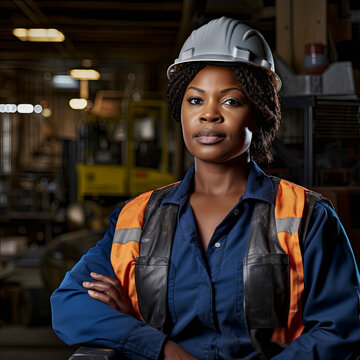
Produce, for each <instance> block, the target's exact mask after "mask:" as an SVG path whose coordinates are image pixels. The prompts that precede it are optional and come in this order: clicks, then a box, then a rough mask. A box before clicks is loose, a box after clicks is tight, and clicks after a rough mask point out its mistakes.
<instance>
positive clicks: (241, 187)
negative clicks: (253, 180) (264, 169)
mask: <svg viewBox="0 0 360 360" xmlns="http://www.w3.org/2000/svg"><path fill="white" fill-rule="evenodd" d="M247 177H248V161H247V159H240V160H238V159H237V160H236V161H233V162H230V163H229V162H227V163H226V164H213V163H207V162H204V161H200V160H199V159H195V175H194V193H198V194H203V195H208V196H216V197H217V196H229V195H231V196H239V197H240V196H241V195H242V194H243V193H244V192H245V188H246V182H247Z"/></svg>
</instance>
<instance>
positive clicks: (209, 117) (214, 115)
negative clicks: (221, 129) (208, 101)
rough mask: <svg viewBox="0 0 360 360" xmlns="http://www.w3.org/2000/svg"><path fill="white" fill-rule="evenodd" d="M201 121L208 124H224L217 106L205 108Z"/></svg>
mask: <svg viewBox="0 0 360 360" xmlns="http://www.w3.org/2000/svg"><path fill="white" fill-rule="evenodd" d="M200 120H201V121H208V122H222V121H223V117H222V115H221V113H220V111H219V110H218V109H217V107H216V106H213V105H207V106H205V107H204V111H203V112H202V114H201V115H200Z"/></svg>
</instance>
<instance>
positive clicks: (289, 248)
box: [111, 177, 321, 358]
mask: <svg viewBox="0 0 360 360" xmlns="http://www.w3.org/2000/svg"><path fill="white" fill-rule="evenodd" d="M271 179H272V181H273V185H274V189H275V193H276V203H275V206H274V205H271V204H269V203H267V202H262V201H258V202H257V203H256V204H255V208H254V213H253V216H252V221H251V226H250V234H249V239H248V245H247V253H246V256H245V258H244V260H243V273H244V311H245V322H246V326H247V329H248V333H249V336H250V338H251V340H252V343H253V345H254V347H255V349H256V350H257V351H258V352H259V353H260V354H262V355H263V357H264V358H268V357H272V356H274V355H275V354H277V353H279V352H281V351H282V349H283V348H284V347H286V345H287V344H289V343H290V342H292V341H293V340H294V339H296V338H297V337H299V336H300V335H301V334H302V332H303V330H304V324H303V322H302V295H303V292H304V273H303V263H302V253H301V246H300V242H301V241H303V240H304V238H305V233H306V228H307V225H308V222H309V218H310V215H311V212H312V209H313V206H314V204H315V202H316V201H317V200H318V199H319V198H320V197H321V196H320V195H319V194H317V193H314V192H312V191H310V190H307V189H305V188H303V187H300V186H298V185H295V184H293V183H290V182H288V181H285V180H281V179H279V178H276V177H271ZM178 185H179V184H178V183H177V184H172V185H169V186H167V187H164V188H162V189H158V190H155V191H149V192H147V193H144V194H142V195H140V196H138V197H136V198H135V199H133V200H131V201H129V202H128V203H127V204H126V205H125V206H124V207H123V209H122V210H121V212H120V214H119V217H118V220H117V224H116V229H115V234H114V239H113V245H112V250H111V263H112V266H113V268H114V271H115V274H116V276H117V278H118V280H119V281H120V283H121V285H122V287H123V289H124V291H125V293H126V294H127V295H128V297H129V299H130V301H131V303H132V306H133V308H134V311H135V313H136V315H137V316H138V318H139V319H142V320H144V321H145V322H146V323H148V324H149V325H151V326H153V327H155V328H157V329H159V330H160V331H164V332H166V329H167V325H168V321H169V319H168V318H169V317H168V316H167V276H168V267H169V262H170V255H171V246H172V241H173V235H174V232H175V227H176V221H177V211H178V206H177V205H175V204H162V205H161V206H160V204H161V201H162V199H163V198H164V197H165V196H166V195H167V194H168V193H169V192H171V191H173V190H174V189H175V188H177V187H178Z"/></svg>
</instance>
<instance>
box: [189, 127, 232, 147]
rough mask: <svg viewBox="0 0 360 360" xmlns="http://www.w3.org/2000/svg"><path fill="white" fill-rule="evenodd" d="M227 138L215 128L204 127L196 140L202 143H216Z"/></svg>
mask: <svg viewBox="0 0 360 360" xmlns="http://www.w3.org/2000/svg"><path fill="white" fill-rule="evenodd" d="M224 138H225V135H224V134H221V133H219V132H217V131H215V130H209V129H204V130H201V131H200V132H198V133H197V134H196V136H195V139H196V141H198V142H199V143H201V144H208V145H211V144H216V143H218V142H220V141H222V140H223V139H224Z"/></svg>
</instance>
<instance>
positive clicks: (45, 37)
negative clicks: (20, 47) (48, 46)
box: [12, 28, 65, 42]
mask: <svg viewBox="0 0 360 360" xmlns="http://www.w3.org/2000/svg"><path fill="white" fill-rule="evenodd" d="M12 33H13V35H15V36H16V37H17V38H18V39H20V40H21V41H40V42H62V41H64V40H65V36H64V34H63V33H62V32H61V31H59V30H57V29H24V28H16V29H13V31H12Z"/></svg>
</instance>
